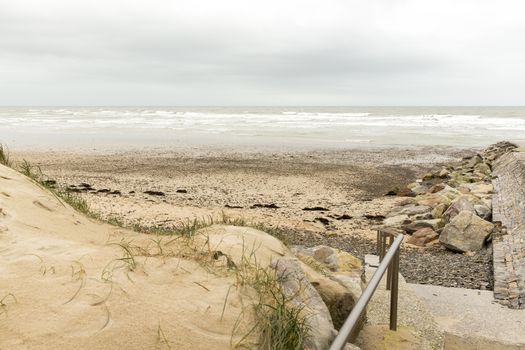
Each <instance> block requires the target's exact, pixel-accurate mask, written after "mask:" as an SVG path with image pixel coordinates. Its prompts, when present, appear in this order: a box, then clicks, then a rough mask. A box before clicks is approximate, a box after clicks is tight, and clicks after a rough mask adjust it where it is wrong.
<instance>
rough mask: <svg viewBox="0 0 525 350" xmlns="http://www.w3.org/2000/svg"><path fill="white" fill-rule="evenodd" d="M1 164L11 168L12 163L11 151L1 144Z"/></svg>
mask: <svg viewBox="0 0 525 350" xmlns="http://www.w3.org/2000/svg"><path fill="white" fill-rule="evenodd" d="M0 164H2V165H5V166H7V167H11V165H12V162H11V158H10V157H9V149H8V148H7V146H4V145H3V144H1V143H0Z"/></svg>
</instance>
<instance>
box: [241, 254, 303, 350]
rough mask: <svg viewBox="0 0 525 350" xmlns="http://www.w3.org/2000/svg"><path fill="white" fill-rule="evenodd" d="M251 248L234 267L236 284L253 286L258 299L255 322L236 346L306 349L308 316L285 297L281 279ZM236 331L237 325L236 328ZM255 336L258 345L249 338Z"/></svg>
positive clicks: (265, 348) (272, 349) (280, 349)
mask: <svg viewBox="0 0 525 350" xmlns="http://www.w3.org/2000/svg"><path fill="white" fill-rule="evenodd" d="M254 253H255V252H254V251H253V250H252V251H251V252H250V254H248V256H245V257H244V258H243V260H242V262H241V263H240V264H239V266H237V267H236V269H235V277H236V280H237V283H236V287H241V288H242V287H250V288H253V289H254V290H255V292H256V294H257V296H258V299H257V300H256V301H255V302H254V303H253V304H252V307H253V311H254V316H255V325H254V326H253V328H252V329H251V330H249V331H248V332H247V333H246V334H245V335H244V336H243V337H242V338H241V340H240V341H238V342H237V344H235V346H234V348H249V349H252V348H254V347H256V348H257V349H261V350H303V349H304V348H305V344H306V340H307V337H308V333H309V326H308V323H307V315H306V314H305V313H304V312H303V309H302V307H301V306H298V305H295V304H294V303H293V302H291V300H290V299H289V298H288V297H286V295H285V293H284V291H283V289H282V284H281V278H280V277H279V276H277V274H276V271H275V270H273V269H271V268H269V267H261V266H260V265H259V264H258V263H257V262H256V261H255V260H254V259H252V255H253V256H254ZM234 332H235V327H234ZM252 335H255V344H254V343H250V342H249V341H248V339H250V336H252Z"/></svg>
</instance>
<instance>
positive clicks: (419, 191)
mask: <svg viewBox="0 0 525 350" xmlns="http://www.w3.org/2000/svg"><path fill="white" fill-rule="evenodd" d="M411 191H412V192H414V193H415V194H416V195H421V194H425V193H427V191H428V188H427V187H426V186H423V185H419V184H418V185H417V186H416V187H414V188H412V190H411Z"/></svg>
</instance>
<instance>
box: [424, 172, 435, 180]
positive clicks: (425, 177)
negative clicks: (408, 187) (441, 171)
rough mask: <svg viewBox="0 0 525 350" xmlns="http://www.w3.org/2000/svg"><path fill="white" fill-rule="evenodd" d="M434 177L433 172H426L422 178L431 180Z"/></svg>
mask: <svg viewBox="0 0 525 350" xmlns="http://www.w3.org/2000/svg"><path fill="white" fill-rule="evenodd" d="M433 178H434V174H432V173H426V174H425V175H423V177H422V178H421V180H423V181H430V180H432V179H433Z"/></svg>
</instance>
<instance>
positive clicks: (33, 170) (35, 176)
mask: <svg viewBox="0 0 525 350" xmlns="http://www.w3.org/2000/svg"><path fill="white" fill-rule="evenodd" d="M0 164H3V165H5V166H8V167H10V168H13V169H15V170H18V172H20V173H21V174H23V175H25V176H27V177H28V178H30V179H31V180H33V181H34V182H35V183H37V184H38V185H39V186H41V187H43V188H45V189H47V190H49V191H50V192H51V193H52V194H53V195H54V196H55V197H57V198H59V199H61V200H62V201H64V202H65V203H67V204H69V205H70V206H72V207H73V208H74V209H75V210H77V211H79V212H81V213H83V214H86V215H88V216H90V217H93V218H98V215H97V214H95V213H94V212H92V211H91V209H90V208H89V205H88V203H87V202H86V200H85V199H84V198H82V196H80V195H79V194H77V193H72V192H69V191H68V190H67V189H64V188H57V187H56V186H55V182H54V181H50V180H49V179H48V178H47V177H46V176H45V175H44V173H43V172H42V169H41V168H40V167H39V166H35V165H33V164H31V163H30V162H28V161H27V160H26V159H23V160H22V161H21V162H20V164H18V167H16V168H15V167H14V166H13V165H14V163H13V162H12V160H11V158H10V156H9V150H8V148H7V147H6V146H4V145H2V144H0Z"/></svg>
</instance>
